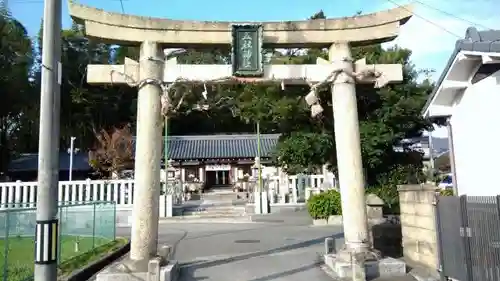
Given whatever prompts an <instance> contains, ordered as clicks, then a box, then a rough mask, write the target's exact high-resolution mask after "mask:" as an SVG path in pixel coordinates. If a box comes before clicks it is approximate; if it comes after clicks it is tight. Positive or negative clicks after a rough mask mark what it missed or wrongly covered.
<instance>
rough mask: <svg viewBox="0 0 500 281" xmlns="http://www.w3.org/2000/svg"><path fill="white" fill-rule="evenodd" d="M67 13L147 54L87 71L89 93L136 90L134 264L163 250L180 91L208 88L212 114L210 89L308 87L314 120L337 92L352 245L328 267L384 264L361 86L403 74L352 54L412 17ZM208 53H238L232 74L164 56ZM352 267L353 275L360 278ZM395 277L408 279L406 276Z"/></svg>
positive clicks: (407, 9) (401, 11)
mask: <svg viewBox="0 0 500 281" xmlns="http://www.w3.org/2000/svg"><path fill="white" fill-rule="evenodd" d="M69 10H70V14H71V15H72V17H73V19H75V20H76V21H77V22H79V23H83V24H84V25H85V32H86V34H87V36H90V37H94V38H100V39H104V40H106V41H107V42H110V41H111V42H116V43H126V44H129V45H130V44H132V45H133V44H136V45H140V49H141V50H140V59H139V61H134V60H131V59H126V60H125V64H124V65H89V66H88V69H87V81H88V83H91V84H110V83H114V84H117V83H121V84H128V85H129V86H131V87H137V88H138V103H137V105H138V106H137V107H138V109H137V139H136V154H135V181H136V182H135V186H136V187H137V189H136V190H137V193H136V194H135V197H134V202H133V220H134V222H137V223H134V224H133V225H132V235H131V236H132V241H131V250H130V259H131V260H132V261H135V262H139V261H149V260H150V259H152V258H153V256H155V255H154V252H156V249H157V241H158V206H159V194H160V186H159V176H160V171H159V169H160V158H161V156H160V155H161V133H162V122H161V115H164V116H166V117H168V116H171V114H173V113H176V111H178V110H179V109H180V108H182V107H180V105H181V104H182V102H183V101H184V100H185V99H184V98H185V97H186V95H188V94H191V93H190V92H188V91H186V92H180V91H179V90H177V89H176V88H175V86H177V85H182V84H198V85H202V86H203V89H204V91H203V93H201V96H203V97H204V100H205V101H204V102H201V103H200V104H197V106H196V109H198V110H205V109H206V108H207V107H209V106H210V104H208V100H210V99H208V98H207V97H208V96H210V94H211V93H210V89H211V87H210V86H211V85H213V84H220V83H248V82H251V83H268V84H276V85H281V88H282V89H286V87H287V85H291V84H303V85H304V84H305V85H309V86H310V92H309V93H304V99H305V102H306V103H307V104H308V106H310V109H311V115H312V117H313V118H314V117H316V116H319V115H320V114H322V112H323V107H322V106H325V105H327V104H328V103H326V102H321V101H320V100H319V97H318V95H317V93H318V91H320V90H321V89H322V88H327V87H328V88H329V89H330V90H331V104H332V106H333V117H334V127H335V132H334V134H335V144H336V153H337V157H336V158H337V166H338V179H339V186H340V192H341V200H342V202H341V205H342V217H343V220H344V221H345V222H347V223H345V224H344V227H343V229H344V237H345V245H344V247H343V248H342V250H341V251H339V252H338V253H337V254H336V255H333V256H327V258H326V260H327V264H328V266H330V267H331V268H332V269H333V270H337V269H339V271H337V272H336V273H337V274H338V275H339V276H340V277H346V276H348V275H349V274H352V271H354V265H352V262H353V257H354V254H355V255H356V257H359V259H360V260H359V261H358V260H356V263H359V264H364V262H367V261H378V259H379V258H380V256H379V255H378V254H377V251H374V250H373V248H372V246H371V244H370V235H369V230H368V223H367V214H366V206H365V182H364V176H363V167H362V161H361V145H360V136H359V120H358V110H357V97H356V88H355V85H356V83H368V84H373V85H374V86H375V87H383V86H385V85H387V84H388V83H393V82H399V81H402V79H403V71H402V65H400V64H373V65H368V64H367V63H366V60H365V59H364V58H363V59H360V60H358V61H354V60H353V58H352V54H351V47H352V46H360V45H368V44H379V43H382V42H387V41H391V40H393V39H394V38H396V37H397V35H398V33H399V28H400V26H401V25H403V24H405V23H406V22H407V21H408V20H409V19H410V18H411V16H412V14H413V12H412V7H411V6H401V7H398V8H395V9H392V10H386V11H382V12H378V13H374V14H369V15H359V16H354V17H346V18H339V19H318V20H305V21H283V22H264V23H233V22H202V21H182V20H169V19H156V18H148V17H137V16H131V15H126V16H124V15H122V14H117V13H111V12H105V11H103V10H99V9H94V8H91V7H87V6H83V5H80V4H77V3H75V2H70V3H69ZM206 46H212V47H213V46H225V47H231V50H232V51H231V52H232V53H231V55H232V61H231V64H230V65H180V64H177V61H176V58H175V56H172V55H171V53H169V54H170V56H166V54H165V53H164V48H199V47H206ZM264 46H265V47H266V48H308V47H315V48H318V47H319V48H327V49H328V60H324V59H321V58H318V59H317V61H316V64H307V65H290V64H289V65H264V60H263V48H264ZM160 97H161V98H160ZM177 101H179V102H177ZM200 149H209V148H208V147H203V148H200ZM255 159H256V161H255V162H256V163H255V166H256V167H260V159H259V157H255ZM215 175H216V182H220V181H221V180H222V179H224V178H225V174H222V173H221V174H219V173H215ZM217 175H222V177H221V178H222V179H219V180H218V181H217V177H218V176H217ZM259 182H260V180H259ZM259 186H260V187H262V185H260V184H259ZM257 189H258V190H257V191H255V193H254V201H255V204H254V207H255V213H257V214H261V213H267V212H269V209H268V202H269V201H268V199H267V196H268V194H267V192H263V190H262V189H261V188H257ZM392 263H394V261H391V264H392ZM345 265H352V268H349V267H348V266H345ZM367 266H368V265H367ZM397 268H398V269H402V270H403V271H404V270H405V266H402V267H401V266H399V267H397ZM351 269H352V270H351ZM391 270H394V269H392V268H391ZM372 271H373V270H372ZM371 273H372V274H373V273H374V272H371ZM398 273H399V272H398ZM158 274H159V273H158ZM367 277H368V278H369V277H374V276H369V275H367Z"/></svg>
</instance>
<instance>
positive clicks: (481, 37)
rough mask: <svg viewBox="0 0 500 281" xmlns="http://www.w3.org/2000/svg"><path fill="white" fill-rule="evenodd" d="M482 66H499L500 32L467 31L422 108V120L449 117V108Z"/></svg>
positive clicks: (451, 108)
mask: <svg viewBox="0 0 500 281" xmlns="http://www.w3.org/2000/svg"><path fill="white" fill-rule="evenodd" d="M485 64H500V30H488V31H481V32H480V31H477V29H475V28H473V27H471V28H468V29H467V31H466V35H465V39H461V40H458V41H457V42H456V45H455V49H454V50H453V52H452V54H451V56H450V58H449V60H448V63H447V64H446V66H445V68H444V70H443V72H442V74H441V76H440V77H439V79H438V81H437V83H436V86H435V88H434V91H433V92H432V94H431V95H430V96H429V99H428V100H427V103H426V104H425V106H424V108H423V110H422V115H423V117H424V118H431V117H441V116H450V115H453V108H454V106H455V105H456V104H458V102H459V101H460V98H461V97H462V94H463V93H464V92H465V90H466V89H467V88H468V87H469V86H470V85H472V82H471V80H472V78H473V77H474V75H475V73H476V72H477V70H478V69H479V68H480V67H481V66H482V65H485Z"/></svg>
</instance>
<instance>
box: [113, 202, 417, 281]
mask: <svg viewBox="0 0 500 281" xmlns="http://www.w3.org/2000/svg"><path fill="white" fill-rule="evenodd" d="M254 221H256V222H254V223H215V222H211V223H209V222H204V223H187V222H183V223H174V222H169V223H161V224H160V229H159V244H160V245H161V244H166V245H172V246H174V249H175V250H174V253H173V259H175V260H177V261H178V262H179V264H180V267H181V273H180V274H181V276H180V281H202V280H210V281H271V280H272V281H285V280H286V281H309V280H310V281H313V280H314V281H331V280H334V279H333V278H332V277H331V276H329V275H328V274H326V273H325V271H324V270H323V269H322V256H323V253H324V240H325V238H326V237H334V238H335V241H336V246H337V248H338V247H340V246H342V244H343V242H344V239H343V235H342V229H341V227H335V226H311V220H310V218H309V217H308V216H307V214H305V213H304V212H296V213H285V214H272V215H265V216H261V217H254ZM118 235H120V236H129V235H130V228H119V229H118ZM373 281H375V280H373ZM376 281H415V279H414V278H413V277H411V276H405V277H395V278H377V279H376Z"/></svg>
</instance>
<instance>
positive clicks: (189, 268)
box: [180, 233, 344, 281]
mask: <svg viewBox="0 0 500 281" xmlns="http://www.w3.org/2000/svg"><path fill="white" fill-rule="evenodd" d="M328 237H333V238H334V239H339V238H343V237H344V234H343V233H337V234H334V235H331V236H324V237H320V238H316V239H312V240H307V241H303V242H299V243H295V244H291V245H286V246H283V247H278V248H274V249H270V250H267V251H260V252H254V253H249V254H244V255H240V256H234V257H230V258H225V259H219V260H213V261H195V262H186V263H182V264H180V266H181V280H183V281H195V280H204V279H207V278H208V277H194V273H195V272H196V270H198V269H202V268H208V267H214V266H219V265H223V264H228V263H232V262H238V261H242V260H246V259H251V258H256V257H261V256H266V255H272V254H277V253H282V252H286V251H291V250H295V249H299V248H306V247H310V246H313V245H317V244H320V243H324V241H325V238H328ZM319 264H320V260H319V259H318V260H317V261H316V262H315V263H313V264H309V265H307V266H303V267H300V268H296V269H293V270H289V271H285V272H282V273H279V274H272V275H269V276H264V277H260V278H257V279H252V280H249V281H266V280H272V279H276V278H278V277H283V276H287V275H292V274H294V273H297V272H300V271H304V270H307V269H310V268H313V267H316V266H319Z"/></svg>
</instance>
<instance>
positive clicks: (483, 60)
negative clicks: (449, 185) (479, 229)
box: [423, 28, 500, 196]
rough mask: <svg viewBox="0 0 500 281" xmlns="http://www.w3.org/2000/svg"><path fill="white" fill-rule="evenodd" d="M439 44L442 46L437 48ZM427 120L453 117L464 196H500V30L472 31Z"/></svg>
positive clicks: (456, 169)
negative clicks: (497, 176) (498, 179)
mask: <svg viewBox="0 0 500 281" xmlns="http://www.w3.org/2000/svg"><path fill="white" fill-rule="evenodd" d="M437 44H439V43H438V42H437ZM423 114H424V117H426V118H433V117H447V118H448V121H449V126H448V130H449V131H450V132H451V143H452V146H451V147H450V151H451V155H450V160H451V161H450V162H451V166H452V167H451V168H452V173H453V175H454V184H456V186H454V188H456V189H457V190H458V193H459V194H460V195H463V194H467V195H475V196H490V195H497V194H500V186H498V184H497V183H496V181H495V180H494V179H495V178H496V175H497V174H498V171H499V168H498V167H499V165H498V161H499V159H500V150H499V149H497V148H498V140H499V139H500V30H489V31H481V32H478V31H477V30H476V29H475V28H469V29H467V31H466V35H465V39H462V40H458V41H457V43H456V46H455V50H454V52H453V53H452V55H451V57H450V59H449V61H448V64H447V65H446V67H445V68H444V71H443V73H442V74H441V77H440V78H439V80H438V82H437V84H436V89H435V90H434V92H433V94H432V95H431V96H430V98H429V100H428V101H427V104H426V105H425V107H424V110H423Z"/></svg>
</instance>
